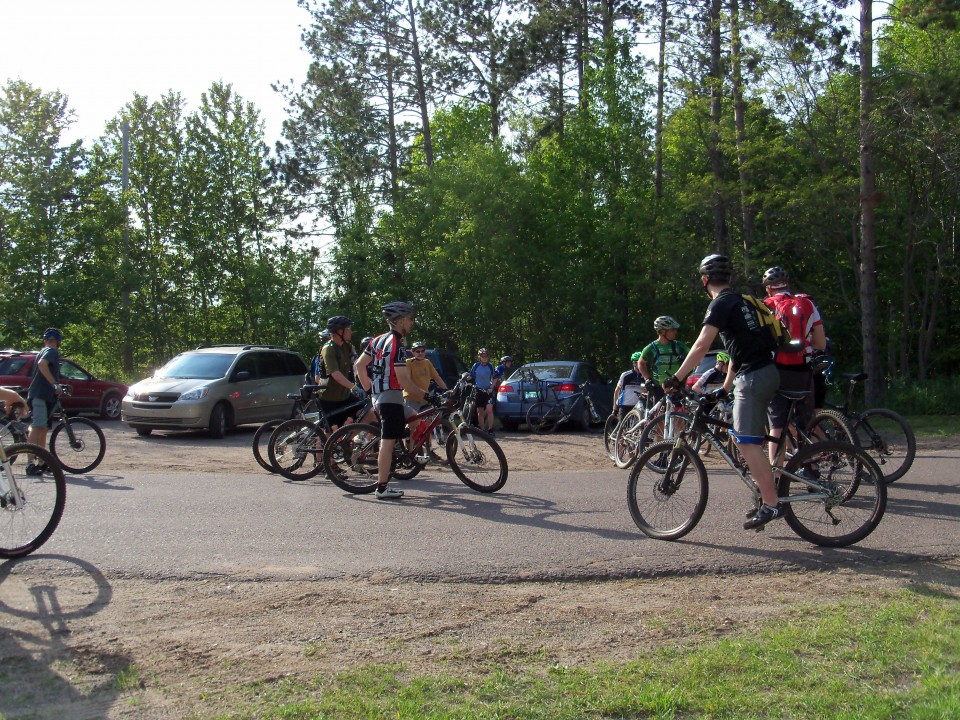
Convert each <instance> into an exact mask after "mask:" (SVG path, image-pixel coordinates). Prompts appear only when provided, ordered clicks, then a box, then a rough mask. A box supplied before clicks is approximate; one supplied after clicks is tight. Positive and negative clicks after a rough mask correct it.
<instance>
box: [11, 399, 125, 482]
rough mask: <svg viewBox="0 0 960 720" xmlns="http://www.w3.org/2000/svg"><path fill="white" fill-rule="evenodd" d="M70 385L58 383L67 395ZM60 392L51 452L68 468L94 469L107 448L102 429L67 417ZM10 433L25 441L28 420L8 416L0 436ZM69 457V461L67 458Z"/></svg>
mask: <svg viewBox="0 0 960 720" xmlns="http://www.w3.org/2000/svg"><path fill="white" fill-rule="evenodd" d="M69 394H70V386H69V385H61V386H60V395H69ZM60 395H58V396H57V399H56V401H55V402H54V405H53V409H52V410H51V411H50V417H51V418H52V420H53V427H52V429H51V432H50V452H51V453H53V455H54V456H55V457H56V458H57V461H58V462H59V464H60V466H61V467H62V468H63V469H64V470H66V471H67V472H71V473H76V474H78V475H82V474H83V473H88V472H90V471H91V470H93V469H94V468H95V467H97V465H99V464H100V463H101V461H102V460H103V456H104V455H105V454H106V452H107V439H106V437H104V435H103V430H101V429H100V426H99V425H97V423H95V422H94V421H93V420H90V419H88V418H83V417H70V416H69V415H67V413H66V411H64V409H63V405H61V404H60ZM6 432H8V433H10V435H11V437H12V438H13V439H14V441H15V442H17V443H25V442H27V434H28V433H27V424H26V422H24V421H23V420H20V419H19V418H7V419H6V420H5V425H4V426H3V428H2V429H0V437H2V435H3V434H4V433H6ZM68 460H69V462H67V461H68Z"/></svg>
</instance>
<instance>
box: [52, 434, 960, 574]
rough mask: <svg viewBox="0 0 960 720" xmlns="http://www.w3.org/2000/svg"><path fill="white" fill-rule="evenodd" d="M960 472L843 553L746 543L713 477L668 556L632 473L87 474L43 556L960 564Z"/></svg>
mask: <svg viewBox="0 0 960 720" xmlns="http://www.w3.org/2000/svg"><path fill="white" fill-rule="evenodd" d="M958 461H960V451H956V450H949V451H940V450H938V451H932V452H930V453H927V454H925V455H924V456H921V457H918V458H917V461H916V463H915V464H914V467H913V469H912V470H911V472H910V473H909V474H908V475H907V476H906V477H905V478H904V479H902V480H900V481H898V482H897V483H895V484H894V485H892V486H890V495H889V503H888V507H887V514H886V516H885V517H884V519H883V521H882V522H881V524H880V526H879V528H878V529H877V530H876V531H875V532H874V533H873V534H872V535H871V536H870V537H869V538H867V539H866V540H864V541H863V542H861V543H860V544H859V545H856V546H853V547H849V548H844V549H825V548H818V547H815V546H811V545H810V544H809V543H807V542H805V541H803V540H800V539H799V538H798V537H797V536H796V535H794V534H793V533H792V532H791V530H790V529H789V528H788V527H787V526H786V524H785V523H782V522H776V523H773V524H771V525H770V526H768V528H767V530H766V531H765V532H763V533H759V534H757V533H753V532H747V531H744V530H742V529H741V527H740V526H741V523H742V522H743V513H744V511H745V510H746V508H747V505H748V504H749V503H748V497H747V494H746V490H745V489H744V488H743V486H742V485H741V484H740V482H739V480H737V479H736V478H735V477H734V476H733V475H731V474H730V473H728V472H727V473H720V472H719V471H718V472H716V473H712V474H711V496H710V502H709V504H708V507H707V511H706V514H705V515H704V518H703V520H702V521H701V523H700V525H699V526H698V527H697V528H696V529H695V530H694V531H693V532H692V533H690V534H689V535H687V536H686V537H685V538H684V539H683V540H681V541H678V542H663V541H657V540H651V539H648V538H646V537H645V536H643V535H642V534H641V533H640V532H639V531H638V530H637V529H636V527H635V526H634V525H633V522H632V521H631V519H630V514H629V511H628V509H627V505H626V477H627V474H626V472H625V471H616V470H610V471H603V472H584V473H580V472H565V473H548V472H517V473H513V474H511V476H510V479H509V481H508V482H507V485H506V487H505V488H504V489H503V490H501V491H500V492H499V493H497V494H495V495H481V494H479V493H476V492H473V491H471V490H469V489H468V488H466V487H465V486H464V485H462V484H461V483H460V482H459V481H458V480H457V479H456V477H455V476H454V475H453V474H452V473H451V472H449V471H447V470H431V471H429V472H426V473H424V474H423V475H422V476H421V477H418V478H416V479H414V480H412V481H409V482H405V483H400V484H399V485H400V486H401V487H402V488H403V489H404V490H405V491H406V497H405V498H404V499H403V500H402V501H400V502H394V503H388V502H383V501H376V500H375V499H374V498H373V496H372V495H366V496H357V495H346V494H344V493H343V492H341V491H340V490H339V489H337V488H336V487H335V486H333V485H332V484H330V483H329V482H327V481H326V480H320V479H316V480H314V481H308V482H306V483H293V482H287V481H284V480H283V479H282V478H279V477H273V476H268V475H267V474H266V473H260V474H250V475H236V474H230V475H226V474H224V475H219V474H209V473H207V474H202V475H198V474H189V473H164V474H156V473H149V472H130V473H127V474H124V475H123V476H116V475H104V474H100V475H98V474H96V473H94V474H92V475H90V476H73V477H69V478H68V485H69V489H68V501H67V509H66V512H65V514H64V517H63V520H62V522H61V524H60V527H59V528H58V529H57V531H56V533H55V534H54V536H53V538H52V539H51V540H50V541H49V542H48V543H47V544H46V545H45V546H44V547H43V549H42V550H41V551H40V552H41V553H44V554H59V555H63V556H68V557H72V558H75V559H77V560H79V561H81V562H85V563H90V564H92V565H94V566H96V567H97V568H99V569H100V571H102V572H104V573H106V574H113V573H121V574H130V575H135V576H148V577H195V576H200V575H209V574H231V575H238V576H241V577H249V578H276V577H300V578H331V577H343V576H370V575H376V574H381V573H385V574H389V575H395V576H402V577H413V578H461V579H478V580H479V579H484V580H494V581H497V580H511V579H517V578H527V579H561V578H590V577H628V576H650V575H656V574H685V573H695V572H699V573H702V572H751V571H757V570H760V569H761V568H763V569H782V568H785V567H790V566H802V567H810V568H824V567H830V566H843V565H847V564H851V563H854V564H858V565H863V564H865V565H871V564H878V565H879V564H886V563H891V562H902V561H909V560H911V559H913V558H917V557H937V558H943V557H956V556H958V555H960V530H958V522H960V473H958V472H957V470H958V468H960V462H958Z"/></svg>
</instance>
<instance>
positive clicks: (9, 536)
mask: <svg viewBox="0 0 960 720" xmlns="http://www.w3.org/2000/svg"><path fill="white" fill-rule="evenodd" d="M4 451H5V452H6V454H7V458H8V460H9V461H10V462H9V464H7V465H2V466H0V472H2V473H4V476H5V480H6V482H5V483H4V485H5V486H6V490H5V491H4V492H3V494H0V558H19V557H23V556H24V555H29V554H30V553H32V552H33V551H34V550H36V549H37V548H39V547H40V546H41V545H43V544H44V543H45V542H46V541H47V540H48V539H49V538H50V536H51V535H52V534H53V531H54V530H56V529H57V525H58V524H59V523H60V518H61V517H62V516H63V505H64V503H65V502H66V499H67V483H66V481H65V480H64V477H63V469H62V468H61V467H60V463H59V462H57V459H56V457H54V455H53V454H52V453H50V452H48V451H46V450H44V449H43V448H41V447H39V446H37V445H29V444H27V443H17V444H16V445H10V446H9V447H7V448H5V449H4ZM28 455H34V456H36V461H37V462H38V463H45V464H46V466H47V467H48V468H49V469H50V470H51V471H52V474H48V473H44V474H42V475H27V473H26V469H27V456H28ZM21 458H22V459H21ZM16 460H20V462H15V461H16Z"/></svg>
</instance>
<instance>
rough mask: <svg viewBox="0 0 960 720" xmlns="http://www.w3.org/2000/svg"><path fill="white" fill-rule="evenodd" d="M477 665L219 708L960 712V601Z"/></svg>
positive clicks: (251, 713) (798, 617)
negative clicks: (578, 662) (639, 649)
mask: <svg viewBox="0 0 960 720" xmlns="http://www.w3.org/2000/svg"><path fill="white" fill-rule="evenodd" d="M515 668H516V669H515ZM474 673H475V674H469V675H466V676H465V677H463V678H458V677H453V676H452V675H447V674H424V675H417V674H416V672H415V668H409V667H404V666H375V667H363V668H359V669H356V670H353V671H350V672H344V673H339V674H337V675H332V676H328V677H325V676H320V677H315V678H311V679H309V680H298V679H291V678H283V679H280V680H277V681H275V682H270V683H260V684H256V685H253V686H244V687H238V688H234V689H233V690H231V691H229V692H228V693H227V695H226V696H222V697H221V698H220V700H222V701H223V702H224V703H226V704H227V705H228V706H229V705H234V706H237V707H242V708H243V710H240V711H237V712H235V713H228V714H224V715H220V716H218V717H221V718H247V717H257V718H267V719H269V718H277V719H279V718H283V719H287V720H301V719H302V720H307V719H308V718H310V719H312V718H350V719H351V720H353V719H355V718H385V717H390V718H431V719H436V720H459V719H461V718H462V719H463V720H468V719H469V720H473V719H480V720H482V719H485V718H491V719H492V718H511V719H515V720H541V719H542V720H547V719H549V720H567V719H569V720H574V719H580V718H681V717H682V718H687V717H707V718H796V717H804V718H850V719H851V720H852V719H853V718H858V719H859V718H891V717H896V718H908V719H910V718H917V719H925V718H944V717H960V599H958V597H957V595H956V594H955V593H953V592H949V591H946V590H943V589H940V588H934V587H927V586H921V587H918V588H910V589H904V590H898V591H895V592H890V593H887V594H872V595H870V594H866V593H864V594H862V595H857V596H854V597H852V598H850V599H848V600H845V601H843V602H840V603H832V604H829V605H825V606H823V607H815V606H814V607H802V608H798V609H795V610H792V611H789V612H788V611H785V612H783V613H781V614H779V615H778V617H777V618H770V619H765V620H763V621H762V622H758V623H757V624H756V625H755V626H753V627H750V628H749V631H747V632H742V633H739V634H735V635H732V636H729V637H726V638H724V639H720V640H715V641H711V642H707V643H704V644H702V645H700V646H699V647H690V646H686V645H683V646H673V647H665V648H662V649H660V650H657V651H655V652H651V653H649V654H646V655H644V656H642V657H639V658H637V659H636V660H635V661H633V662H630V663H620V664H613V663H605V664H599V665H590V666H583V667H569V666H566V665H559V664H557V663H553V662H550V661H548V660H546V659H545V658H541V657H538V656H536V655H535V654H534V655H530V656H528V657H527V658H526V662H525V663H523V664H521V665H520V666H519V667H518V666H516V665H514V666H513V667H512V668H511V669H509V670H508V669H506V668H504V667H503V666H499V667H493V668H489V667H488V669H487V670H486V671H480V672H479V673H478V672H477V671H476V670H474ZM222 706H223V705H222V704H221V707H222Z"/></svg>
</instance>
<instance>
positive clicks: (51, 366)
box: [24, 328, 63, 475]
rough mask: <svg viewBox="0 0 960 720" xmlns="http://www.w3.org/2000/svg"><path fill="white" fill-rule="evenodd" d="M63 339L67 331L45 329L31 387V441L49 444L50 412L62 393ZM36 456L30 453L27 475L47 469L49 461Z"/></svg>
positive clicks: (28, 439) (29, 398)
mask: <svg viewBox="0 0 960 720" xmlns="http://www.w3.org/2000/svg"><path fill="white" fill-rule="evenodd" d="M61 342H63V334H62V333H61V332H60V331H59V330H57V329H56V328H47V330H46V332H44V333H43V350H41V351H40V353H39V354H38V355H37V359H36V371H35V372H34V373H33V379H32V380H31V381H30V387H29V389H28V390H27V405H29V406H30V412H31V413H32V420H31V422H30V433H29V435H27V442H29V443H33V444H34V445H39V446H40V447H42V448H45V447H46V446H47V431H48V430H49V429H50V425H51V423H52V419H51V417H50V413H51V412H52V411H53V407H54V405H55V404H56V402H57V395H59V394H60V343H61ZM35 460H36V458H34V457H33V456H30V459H29V461H28V462H27V467H26V468H25V469H24V472H26V474H27V475H42V474H43V472H44V471H45V470H46V469H47V467H46V465H44V464H42V463H40V464H37V463H36V462H35Z"/></svg>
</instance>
